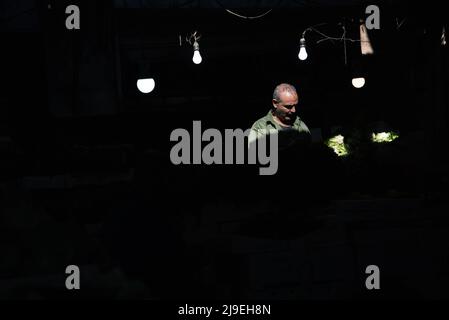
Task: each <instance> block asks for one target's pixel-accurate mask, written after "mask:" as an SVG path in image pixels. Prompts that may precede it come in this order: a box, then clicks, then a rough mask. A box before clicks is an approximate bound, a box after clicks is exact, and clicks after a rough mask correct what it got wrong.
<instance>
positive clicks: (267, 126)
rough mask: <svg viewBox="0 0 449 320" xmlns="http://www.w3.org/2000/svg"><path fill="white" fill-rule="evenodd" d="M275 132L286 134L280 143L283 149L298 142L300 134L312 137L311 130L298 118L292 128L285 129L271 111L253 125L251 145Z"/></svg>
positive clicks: (250, 134)
mask: <svg viewBox="0 0 449 320" xmlns="http://www.w3.org/2000/svg"><path fill="white" fill-rule="evenodd" d="M273 131H275V132H278V133H281V134H285V135H283V138H282V139H281V140H282V141H280V145H279V147H280V148H281V149H283V148H284V147H288V146H290V145H291V144H292V143H294V142H295V141H298V140H297V138H298V137H299V135H298V134H306V135H307V136H310V130H309V128H308V127H307V125H306V124H305V123H304V122H303V121H302V120H301V119H300V118H299V117H298V116H297V117H296V119H295V122H294V123H293V125H292V126H291V127H283V126H281V125H280V124H279V123H277V122H276V121H275V120H274V118H273V114H272V113H271V111H268V113H267V115H266V116H265V117H263V118H260V119H259V120H257V121H256V122H255V123H254V124H253V125H252V127H251V131H250V133H249V139H248V143H249V145H250V144H252V143H253V142H255V141H256V140H257V139H259V138H260V137H262V136H264V135H266V134H268V133H269V132H273Z"/></svg>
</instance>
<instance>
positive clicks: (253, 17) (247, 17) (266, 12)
mask: <svg viewBox="0 0 449 320" xmlns="http://www.w3.org/2000/svg"><path fill="white" fill-rule="evenodd" d="M282 1H283V0H279V1H278V3H277V4H276V5H275V6H274V7H278V6H279V4H280V3H281V2H282ZM215 2H216V3H217V4H218V5H219V6H220V7H221V8H222V9H223V10H225V11H226V12H227V13H230V14H232V15H234V16H236V17H239V18H241V19H246V20H254V19H260V18H263V17H265V16H266V15H267V14H269V13H270V12H272V11H273V8H271V9H268V10H267V11H265V12H264V13H262V14H259V15H257V16H244V15H242V14H239V13H237V12H235V11H232V10H229V9H228V8H226V7H225V6H224V5H223V4H222V3H221V2H220V1H218V0H215Z"/></svg>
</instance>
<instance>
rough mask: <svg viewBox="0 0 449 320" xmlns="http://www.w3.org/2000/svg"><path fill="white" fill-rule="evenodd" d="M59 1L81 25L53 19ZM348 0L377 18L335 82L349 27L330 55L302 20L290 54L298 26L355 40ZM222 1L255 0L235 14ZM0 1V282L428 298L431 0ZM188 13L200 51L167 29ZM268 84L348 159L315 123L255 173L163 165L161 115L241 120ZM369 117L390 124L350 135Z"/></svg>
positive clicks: (220, 295)
mask: <svg viewBox="0 0 449 320" xmlns="http://www.w3.org/2000/svg"><path fill="white" fill-rule="evenodd" d="M69 4H77V5H78V6H79V7H80V11H81V30H67V29H66V28H65V19H66V17H67V15H66V14H65V8H66V6H68V5H69ZM368 4H377V5H379V7H380V13H381V29H380V30H371V31H370V37H371V40H372V44H373V47H374V50H375V55H374V56H371V57H363V59H364V60H363V62H364V63H365V68H366V69H365V71H366V79H367V84H366V85H365V87H364V88H362V89H359V90H357V89H355V88H353V87H352V85H351V65H352V64H353V63H354V62H355V61H357V59H360V50H359V47H358V45H357V43H351V42H347V45H348V56H347V58H348V64H347V65H345V58H344V51H343V45H342V42H339V41H334V42H331V41H326V42H322V43H319V44H317V43H316V42H317V41H318V40H319V39H320V36H319V35H318V34H316V33H313V32H309V33H307V35H306V40H307V44H308V48H307V50H308V53H309V58H308V59H307V60H306V61H304V62H301V61H299V59H298V57H297V54H298V50H299V40H300V37H301V34H302V32H303V31H304V29H305V28H307V27H309V26H311V25H315V24H319V23H323V22H325V23H327V24H326V25H323V26H320V27H317V28H318V29H319V30H320V31H321V32H324V33H326V34H329V35H332V36H334V37H340V36H341V27H339V23H341V22H344V23H345V25H346V27H347V30H348V35H347V36H348V37H351V38H355V39H357V38H358V34H357V30H358V29H357V28H358V25H357V23H356V22H357V21H358V20H359V19H360V18H363V17H365V16H366V15H365V13H364V11H365V8H366V6H367V5H368ZM225 8H232V9H234V10H235V11H236V12H238V13H240V14H243V15H247V16H257V15H260V14H262V13H264V12H266V11H267V9H269V8H272V9H273V10H272V11H271V12H270V13H269V14H267V15H266V16H264V17H262V18H259V19H253V20H250V19H242V18H238V17H236V16H234V15H231V14H230V13H228V12H226V11H225ZM0 12H1V16H0V30H1V33H0V36H1V43H2V45H1V50H0V52H1V54H0V57H1V59H0V70H1V78H2V81H1V87H0V105H1V107H0V152H1V155H0V159H1V160H0V187H1V189H0V202H1V211H0V213H1V215H0V251H1V252H2V257H1V259H0V297H1V298H3V299H10V298H18V299H39V298H73V297H76V298H148V299H175V298H177V299H187V298H190V299H192V298H198V299H204V298H209V299H210V298H212V299H232V298H235V299H245V298H262V299H378V298H386V299H397V298H447V297H448V293H447V290H446V285H447V284H449V273H448V270H449V268H448V263H449V252H448V249H449V242H448V240H449V239H448V234H449V233H448V218H447V212H448V210H447V209H448V205H447V189H446V187H447V184H448V178H449V171H448V169H449V168H448V164H447V160H448V158H447V154H448V147H449V143H448V138H449V135H448V121H449V117H448V107H449V106H448V82H447V80H448V65H447V58H448V57H447V56H448V51H447V46H446V47H445V46H442V45H441V43H440V36H441V31H442V27H443V25H444V23H445V21H446V20H445V19H446V18H447V14H446V11H445V10H444V9H442V5H437V4H432V3H430V2H429V3H425V4H410V3H406V2H405V1H384V2H382V1H380V2H372V3H371V2H365V1H224V0H223V1H221V2H218V1H131V0H126V1H76V3H75V2H73V3H72V2H69V1H38V0H36V1H32V0H29V1H25V0H22V1H7V0H5V1H2V2H1V3H0ZM401 22H403V23H402V24H400V23H401ZM398 24H400V26H399V25H398ZM446 26H447V25H446ZM195 30H198V32H199V33H200V34H201V35H202V37H201V39H200V50H201V54H202V57H203V62H202V63H201V64H200V65H194V64H193V62H192V60H191V59H192V54H193V52H192V47H191V45H189V44H187V43H185V41H182V45H181V46H180V44H179V36H181V38H182V39H185V37H186V36H188V35H189V34H191V33H192V32H193V31H195ZM143 71H147V72H149V73H150V74H151V76H152V77H154V78H155V80H156V88H155V90H154V91H153V92H152V93H151V94H148V95H143V94H141V93H139V92H138V91H137V88H136V86H135V82H136V79H137V77H138V76H139V75H140V74H141V72H143ZM281 82H289V83H292V84H293V85H295V86H296V87H297V89H298V93H299V114H300V116H301V118H302V119H303V120H304V121H305V123H306V124H307V125H308V126H309V128H313V129H320V130H321V133H322V138H323V139H326V138H328V137H330V136H332V135H333V134H336V133H343V134H344V135H345V137H347V138H348V141H352V142H353V149H352V150H353V153H352V154H351V155H350V156H349V157H348V158H344V159H342V158H337V157H336V156H335V155H334V154H333V153H332V152H331V151H330V150H328V149H327V147H325V146H324V144H323V143H322V141H317V142H315V143H314V145H313V146H312V147H310V148H305V149H304V150H300V151H299V155H298V152H296V153H295V152H293V153H291V154H290V153H286V154H285V155H283V156H282V157H281V162H280V172H279V175H276V176H274V177H260V176H258V175H257V170H254V167H247V166H210V167H207V166H202V165H199V166H174V165H172V164H171V162H170V159H169V152H170V149H171V147H172V146H173V143H171V142H170V140H169V137H170V133H171V132H172V130H174V129H176V128H186V129H187V130H189V131H191V128H192V121H193V120H201V122H202V126H203V129H205V128H219V129H225V128H244V129H246V128H249V127H250V126H251V125H252V123H253V122H254V121H255V120H257V119H258V118H260V117H262V116H263V115H265V114H266V112H267V111H268V110H269V108H270V105H271V96H272V92H273V89H274V87H275V86H276V85H277V84H279V83H281ZM379 123H381V124H382V125H381V126H380V127H379V125H378V124H379ZM376 128H383V129H391V130H396V131H398V132H400V138H399V139H398V140H396V141H395V142H393V143H391V144H388V145H374V144H370V143H369V142H367V140H368V138H369V135H370V134H371V132H373V130H375V129H376ZM351 139H352V140H351ZM283 161H285V162H283ZM283 164H284V166H283ZM70 264H75V265H78V266H79V267H80V269H81V279H82V282H81V288H82V289H81V290H80V291H78V292H76V293H74V292H72V291H68V290H66V289H65V287H64V282H65V277H66V275H65V273H64V271H65V268H66V266H68V265H70ZM371 264H374V265H378V266H379V268H380V270H381V290H379V291H375V292H374V291H368V290H366V289H365V285H364V284H365V279H366V277H367V275H366V274H365V268H366V267H367V266H368V265H371Z"/></svg>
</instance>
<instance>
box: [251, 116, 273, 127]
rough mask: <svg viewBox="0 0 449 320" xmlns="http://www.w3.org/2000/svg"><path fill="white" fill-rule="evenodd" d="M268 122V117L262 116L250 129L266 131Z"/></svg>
mask: <svg viewBox="0 0 449 320" xmlns="http://www.w3.org/2000/svg"><path fill="white" fill-rule="evenodd" d="M268 120H269V118H268V115H265V116H263V117H262V118H260V119H258V120H256V122H254V123H253V125H252V126H251V129H252V130H260V129H266V128H267V122H268Z"/></svg>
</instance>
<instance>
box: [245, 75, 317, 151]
mask: <svg viewBox="0 0 449 320" xmlns="http://www.w3.org/2000/svg"><path fill="white" fill-rule="evenodd" d="M272 104H273V107H272V109H271V110H270V111H269V112H268V113H267V115H266V116H265V117H263V118H261V119H259V120H257V121H256V122H255V123H254V124H253V125H252V127H251V133H250V135H249V142H250V143H251V142H254V140H256V139H257V138H259V137H261V136H263V135H265V134H267V133H268V132H270V131H271V132H272V131H275V132H277V133H278V136H279V147H280V148H284V147H287V146H291V145H292V144H293V143H295V142H297V141H298V140H300V139H301V138H304V137H305V138H306V139H309V138H310V130H309V128H308V127H307V125H306V124H305V123H304V122H303V121H302V120H301V119H300V118H299V117H298V116H297V113H296V111H297V105H298V93H297V92H296V89H295V87H294V86H292V85H290V84H287V83H281V84H279V85H278V86H277V87H276V88H275V89H274V92H273V101H272Z"/></svg>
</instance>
